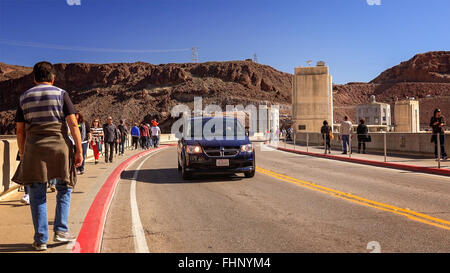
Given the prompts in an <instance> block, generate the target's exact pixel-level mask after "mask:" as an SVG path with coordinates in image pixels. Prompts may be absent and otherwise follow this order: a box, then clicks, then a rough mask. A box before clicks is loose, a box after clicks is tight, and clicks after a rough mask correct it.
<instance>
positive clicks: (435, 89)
mask: <svg viewBox="0 0 450 273" xmlns="http://www.w3.org/2000/svg"><path fill="white" fill-rule="evenodd" d="M333 88H334V90H333V91H334V106H335V109H334V112H335V121H338V120H342V118H343V116H344V115H349V117H354V116H355V106H356V105H358V104H362V103H367V102H368V100H369V97H370V96H371V95H375V96H376V98H377V101H380V102H386V103H389V104H391V110H392V113H394V104H395V100H396V99H400V100H401V99H405V98H406V97H409V98H410V97H414V98H416V99H417V98H419V99H420V103H419V104H420V105H419V107H420V123H421V127H422V128H423V129H425V128H427V127H428V123H429V121H430V117H431V115H432V112H433V110H434V109H435V108H441V109H442V111H443V113H444V115H446V116H447V117H449V116H450V51H437V52H428V53H423V54H418V55H416V56H414V57H413V58H412V59H410V60H408V61H406V62H402V63H401V64H399V65H397V66H394V67H392V68H390V69H388V70H386V71H384V72H383V73H381V74H380V75H379V76H378V77H376V78H375V79H374V80H372V81H371V82H370V83H349V84H345V85H335V86H334V87H333ZM393 119H394V120H395V116H393Z"/></svg>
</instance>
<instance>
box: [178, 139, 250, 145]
mask: <svg viewBox="0 0 450 273" xmlns="http://www.w3.org/2000/svg"><path fill="white" fill-rule="evenodd" d="M185 143H186V145H200V146H202V147H227V146H240V145H245V144H250V143H251V142H250V140H249V139H248V138H247V137H246V138H245V139H239V140H238V139H223V140H217V139H213V140H206V139H196V140H185Z"/></svg>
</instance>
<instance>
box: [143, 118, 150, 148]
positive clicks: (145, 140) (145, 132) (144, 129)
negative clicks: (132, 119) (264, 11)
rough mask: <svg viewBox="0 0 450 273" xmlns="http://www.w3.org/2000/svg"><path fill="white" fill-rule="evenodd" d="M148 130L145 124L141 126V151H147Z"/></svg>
mask: <svg viewBox="0 0 450 273" xmlns="http://www.w3.org/2000/svg"><path fill="white" fill-rule="evenodd" d="M148 138H149V129H148V127H147V125H145V123H142V124H141V146H142V149H148V148H149V146H148Z"/></svg>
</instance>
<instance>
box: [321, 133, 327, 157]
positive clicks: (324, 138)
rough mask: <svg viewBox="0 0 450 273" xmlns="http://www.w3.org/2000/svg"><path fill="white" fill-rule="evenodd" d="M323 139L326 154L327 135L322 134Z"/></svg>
mask: <svg viewBox="0 0 450 273" xmlns="http://www.w3.org/2000/svg"><path fill="white" fill-rule="evenodd" d="M322 139H323V148H324V150H325V154H327V136H326V135H325V134H322Z"/></svg>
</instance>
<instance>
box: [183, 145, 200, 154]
mask: <svg viewBox="0 0 450 273" xmlns="http://www.w3.org/2000/svg"><path fill="white" fill-rule="evenodd" d="M186 152H187V153H188V154H200V153H201V152H202V147H200V146H198V145H187V146H186Z"/></svg>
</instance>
